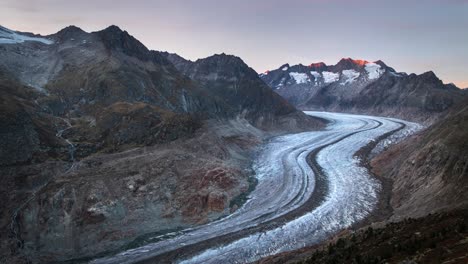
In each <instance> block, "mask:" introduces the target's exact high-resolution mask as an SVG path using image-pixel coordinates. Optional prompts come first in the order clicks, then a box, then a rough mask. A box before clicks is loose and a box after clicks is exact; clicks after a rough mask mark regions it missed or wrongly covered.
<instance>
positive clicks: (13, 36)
mask: <svg viewBox="0 0 468 264" xmlns="http://www.w3.org/2000/svg"><path fill="white" fill-rule="evenodd" d="M25 41H35V42H41V43H43V44H46V45H50V44H53V43H54V42H53V41H52V40H49V39H46V38H40V37H30V36H26V35H23V34H20V33H18V32H16V31H13V30H10V29H8V28H5V27H2V26H0V44H16V43H23V42H25Z"/></svg>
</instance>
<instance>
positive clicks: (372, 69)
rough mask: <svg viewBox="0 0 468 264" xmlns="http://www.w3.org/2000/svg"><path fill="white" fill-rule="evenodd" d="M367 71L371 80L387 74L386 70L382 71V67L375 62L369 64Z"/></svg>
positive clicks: (366, 67)
mask: <svg viewBox="0 0 468 264" xmlns="http://www.w3.org/2000/svg"><path fill="white" fill-rule="evenodd" d="M365 69H366V71H367V75H368V76H369V80H375V79H378V78H380V76H382V74H383V73H384V72H385V69H382V67H380V65H378V64H377V63H373V62H369V63H367V64H366V66H365Z"/></svg>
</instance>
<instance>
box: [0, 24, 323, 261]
mask: <svg viewBox="0 0 468 264" xmlns="http://www.w3.org/2000/svg"><path fill="white" fill-rule="evenodd" d="M0 57H1V58H2V60H0V102H1V105H0V108H1V110H2V111H1V114H0V122H2V126H1V128H0V135H1V137H0V145H1V149H0V155H1V160H2V161H1V166H0V175H1V177H2V186H1V187H0V198H1V199H2V200H3V201H4V202H3V203H2V204H1V206H0V207H1V211H2V212H3V215H2V218H1V221H0V227H1V232H0V235H1V242H0V252H1V254H0V262H6V263H15V262H21V261H25V262H27V261H32V262H34V263H40V262H49V261H61V260H67V259H73V258H78V257H86V256H93V255H96V254H100V253H103V252H108V251H112V250H119V249H122V248H123V247H131V246H132V245H138V244H140V243H144V242H145V241H151V240H154V239H157V237H158V236H159V235H164V234H166V233H170V232H173V231H175V230H179V229H181V228H187V227H190V226H194V225H197V224H200V223H204V222H206V221H210V220H213V219H216V218H219V217H222V216H225V215H227V214H228V213H229V212H230V211H231V210H235V209H236V207H237V206H238V205H239V203H240V202H242V198H241V197H243V196H242V195H244V194H245V192H247V191H248V190H249V188H251V187H252V184H254V183H253V182H252V181H251V179H250V176H251V175H252V172H251V169H250V166H251V164H250V159H249V157H250V155H251V154H252V151H253V147H255V146H256V145H258V144H259V143H260V142H261V141H262V140H263V139H264V138H266V137H267V136H269V135H272V133H285V132H287V131H298V130H301V129H312V128H318V127H319V126H321V122H320V121H317V120H311V119H309V118H307V117H306V116H305V115H304V114H302V112H299V111H297V110H296V109H295V108H294V107H293V106H291V105H290V104H289V103H287V102H286V101H285V100H284V99H282V98H281V97H279V96H278V95H276V94H275V93H273V92H272V91H271V90H269V89H266V88H265V85H264V84H263V83H262V82H261V80H260V79H259V78H258V76H257V75H256V74H252V72H251V70H250V69H249V68H248V66H247V65H245V64H244V63H243V62H242V61H241V60H240V59H239V58H235V57H232V56H225V55H223V56H222V57H223V58H222V60H223V61H224V60H225V59H227V61H224V63H222V64H220V65H219V67H218V68H217V70H216V71H214V72H213V74H218V72H228V71H229V72H232V70H234V69H235V70H236V71H235V72H233V74H234V75H236V76H238V78H239V80H236V81H235V82H236V83H237V86H236V89H237V91H238V94H237V95H236V96H237V97H236V96H234V95H232V92H231V91H230V89H231V88H232V87H230V86H224V85H225V84H226V85H228V84H229V82H228V83H226V82H224V79H223V80H219V81H218V80H212V81H211V82H209V83H205V82H201V81H197V80H196V79H195V78H194V79H191V78H189V77H187V76H185V75H184V74H183V73H182V72H180V71H179V70H178V69H177V68H176V67H175V66H174V65H173V64H172V63H171V62H170V61H169V60H167V59H166V57H165V56H162V55H161V53H159V52H157V51H150V50H148V49H147V48H146V47H145V46H144V45H143V44H142V43H140V42H139V41H138V40H136V39H135V38H133V37H132V36H131V35H130V34H128V33H127V32H126V31H122V30H120V29H119V28H118V27H116V26H111V27H109V28H107V29H104V30H102V31H98V32H93V33H87V32H84V31H83V30H81V29H79V28H77V27H74V26H71V27H67V28H65V29H63V30H61V31H59V32H57V33H56V34H53V35H50V36H45V37H44V36H37V35H32V34H29V33H21V32H15V31H11V30H8V29H4V28H0ZM233 58H235V60H233V61H231V59H233ZM231 64H235V65H236V66H235V68H229V67H233V66H232V65H231ZM223 68H226V69H223ZM211 70H214V69H212V68H207V69H206V71H205V74H208V75H209V74H210V72H209V71H211ZM229 85H230V84H229ZM215 86H216V87H217V88H216V90H214V87H215ZM223 89H225V90H226V92H223ZM247 92H249V93H247ZM242 93H246V94H245V95H244V96H243V95H242ZM259 97H260V98H259ZM245 98H249V100H245V101H246V102H249V103H246V104H242V102H244V99H245ZM263 100H265V104H264V103H263ZM254 113H255V114H254ZM262 120H267V121H265V122H263V121H262ZM285 120H288V121H285ZM289 120H291V121H289ZM263 128H267V129H268V132H267V131H265V130H261V129H263Z"/></svg>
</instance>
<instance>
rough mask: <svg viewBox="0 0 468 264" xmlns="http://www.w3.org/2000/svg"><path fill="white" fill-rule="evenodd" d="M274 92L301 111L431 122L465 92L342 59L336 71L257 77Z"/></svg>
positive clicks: (304, 69)
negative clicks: (367, 115) (386, 116)
mask: <svg viewBox="0 0 468 264" xmlns="http://www.w3.org/2000/svg"><path fill="white" fill-rule="evenodd" d="M259 76H260V77H261V78H262V80H263V81H265V83H267V84H268V85H269V86H270V87H271V88H272V89H273V90H274V91H275V92H277V93H278V94H280V95H281V96H283V97H284V98H286V99H287V100H288V101H289V102H291V103H293V104H294V105H296V106H297V107H299V108H301V109H305V110H325V111H337V112H353V113H368V114H376V115H388V116H395V117H401V118H405V119H410V120H417V121H422V122H426V121H431V120H432V121H433V120H435V119H436V118H437V117H439V116H440V115H441V114H443V113H444V112H445V111H446V110H447V109H449V108H450V107H451V106H452V105H454V104H456V103H457V102H459V101H460V99H461V98H462V97H463V96H464V94H465V92H464V91H462V90H460V89H458V88H457V87H456V86H455V85H453V84H443V83H442V81H441V80H439V79H438V78H437V76H436V75H435V74H434V73H433V72H430V71H429V72H426V73H423V74H421V75H416V74H406V73H403V72H396V71H395V70H394V69H393V68H391V67H389V66H387V65H386V64H385V63H384V62H382V61H380V60H379V61H376V62H368V61H365V60H353V59H351V58H346V59H342V60H340V61H339V62H338V63H337V64H336V65H326V64H325V63H323V62H320V63H313V64H311V65H308V66H305V65H302V64H299V65H294V66H290V65H289V64H285V65H282V66H281V67H279V68H278V69H276V70H271V71H267V72H265V73H261V74H260V75H259Z"/></svg>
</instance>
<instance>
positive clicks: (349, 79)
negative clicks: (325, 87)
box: [341, 70, 361, 85]
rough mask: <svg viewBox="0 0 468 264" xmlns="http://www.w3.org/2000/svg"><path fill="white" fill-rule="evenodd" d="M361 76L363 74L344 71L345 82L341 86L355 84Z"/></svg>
mask: <svg viewBox="0 0 468 264" xmlns="http://www.w3.org/2000/svg"><path fill="white" fill-rule="evenodd" d="M360 75H361V74H360V73H359V72H357V71H355V70H344V71H343V76H344V77H345V80H344V82H342V83H341V85H346V84H351V83H353V82H354V81H356V79H357V78H359V76H360Z"/></svg>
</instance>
